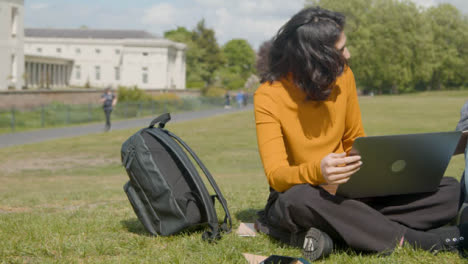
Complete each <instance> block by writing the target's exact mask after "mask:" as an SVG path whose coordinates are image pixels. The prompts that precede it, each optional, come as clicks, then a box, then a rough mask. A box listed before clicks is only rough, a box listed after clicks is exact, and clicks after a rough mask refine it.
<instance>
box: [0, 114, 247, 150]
mask: <svg viewBox="0 0 468 264" xmlns="http://www.w3.org/2000/svg"><path fill="white" fill-rule="evenodd" d="M251 110H252V106H251V105H249V106H247V107H245V108H241V109H237V108H231V109H224V108H215V109H209V110H201V111H194V112H182V113H176V114H171V117H172V118H171V123H173V122H182V121H188V120H193V119H198V118H204V117H211V116H217V115H222V114H227V113H234V112H239V111H251ZM153 118H154V117H147V118H139V119H128V120H120V121H113V122H112V130H120V129H130V128H136V129H140V128H143V127H145V126H148V125H149V124H150V122H151V121H152V120H153ZM103 129H104V123H95V124H90V125H80V126H72V127H62V128H50V129H40V130H35V131H29V132H19V133H10V134H1V135H0V148H4V147H8V146H15V145H23V144H30V143H37V142H42V141H47V140H52V139H58V138H67V137H76V136H81V135H87V134H93V133H102V132H103V131H104V130H103Z"/></svg>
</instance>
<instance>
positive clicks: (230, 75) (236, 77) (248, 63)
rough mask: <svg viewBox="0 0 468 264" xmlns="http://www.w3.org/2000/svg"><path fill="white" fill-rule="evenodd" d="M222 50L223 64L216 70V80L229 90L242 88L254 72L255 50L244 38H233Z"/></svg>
mask: <svg viewBox="0 0 468 264" xmlns="http://www.w3.org/2000/svg"><path fill="white" fill-rule="evenodd" d="M222 52H223V56H224V58H225V64H224V65H223V67H221V68H220V69H219V70H218V71H217V77H218V82H219V83H220V84H221V85H222V86H223V87H226V88H228V89H230V90H233V89H239V88H242V87H243V86H244V84H245V82H246V81H247V79H248V78H249V76H250V75H251V74H253V73H254V72H255V56H256V55H255V51H254V50H253V49H252V47H251V46H250V44H249V43H248V42H247V41H246V40H244V39H233V40H230V41H228V42H227V43H226V44H225V45H224V46H223V49H222Z"/></svg>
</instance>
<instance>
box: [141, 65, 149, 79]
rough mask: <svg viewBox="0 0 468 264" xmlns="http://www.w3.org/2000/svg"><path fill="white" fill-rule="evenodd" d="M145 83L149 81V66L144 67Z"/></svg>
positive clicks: (143, 77) (143, 76)
mask: <svg viewBox="0 0 468 264" xmlns="http://www.w3.org/2000/svg"><path fill="white" fill-rule="evenodd" d="M142 81H143V83H148V68H147V67H143V75H142Z"/></svg>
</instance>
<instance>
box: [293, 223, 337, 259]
mask: <svg viewBox="0 0 468 264" xmlns="http://www.w3.org/2000/svg"><path fill="white" fill-rule="evenodd" d="M291 244H293V245H294V246H297V247H302V255H303V256H304V257H305V258H306V259H308V260H310V261H315V260H317V259H320V258H326V257H327V256H328V255H330V254H331V252H332V250H333V242H332V240H331V238H330V236H328V234H326V233H324V232H322V231H320V230H318V229H316V228H310V229H309V230H307V232H304V233H301V234H298V236H297V237H296V239H295V241H291Z"/></svg>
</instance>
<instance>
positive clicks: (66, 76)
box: [65, 65, 69, 86]
mask: <svg viewBox="0 0 468 264" xmlns="http://www.w3.org/2000/svg"><path fill="white" fill-rule="evenodd" d="M65 74H66V75H65V85H66V86H68V80H69V78H68V77H69V75H68V65H65Z"/></svg>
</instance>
